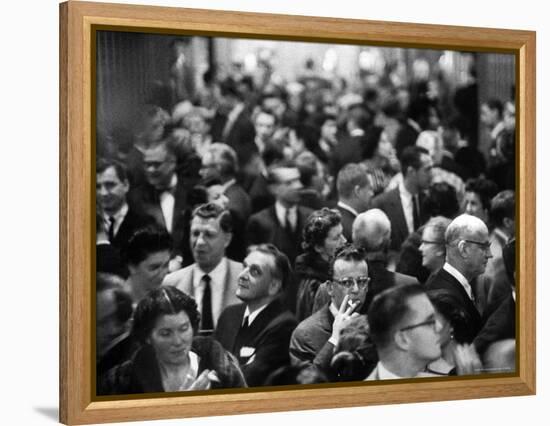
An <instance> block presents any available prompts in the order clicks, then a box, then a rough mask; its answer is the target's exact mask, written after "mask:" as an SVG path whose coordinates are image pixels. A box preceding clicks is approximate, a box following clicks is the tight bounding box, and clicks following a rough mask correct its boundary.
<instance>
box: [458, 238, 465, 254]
mask: <svg viewBox="0 0 550 426" xmlns="http://www.w3.org/2000/svg"><path fill="white" fill-rule="evenodd" d="M456 247H457V249H458V253H460V256H461V257H466V241H460V242H459V243H458V245H457V246H456Z"/></svg>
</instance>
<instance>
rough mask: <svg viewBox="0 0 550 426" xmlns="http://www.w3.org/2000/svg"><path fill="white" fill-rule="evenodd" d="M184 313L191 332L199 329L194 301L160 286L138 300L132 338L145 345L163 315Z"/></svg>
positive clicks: (183, 294)
mask: <svg viewBox="0 0 550 426" xmlns="http://www.w3.org/2000/svg"><path fill="white" fill-rule="evenodd" d="M180 312H185V313H186V314H187V316H188V317H189V321H190V322H191V326H192V327H193V331H194V332H196V331H197V329H198V327H199V321H200V314H199V311H198V309H197V304H196V303H195V299H193V298H192V297H191V296H188V295H187V294H185V293H184V292H182V291H181V290H178V289H177V288H176V287H173V286H162V287H159V288H156V289H154V290H151V291H150V292H149V293H147V295H146V296H145V297H144V298H143V299H141V300H140V302H139V303H138V305H137V307H136V310H135V312H134V319H133V324H132V336H134V337H135V338H136V339H137V340H138V341H140V342H141V343H146V341H147V339H148V338H149V337H150V335H151V332H152V330H153V328H154V327H155V324H156V322H157V320H158V319H159V318H160V317H161V316H163V315H176V314H178V313H180Z"/></svg>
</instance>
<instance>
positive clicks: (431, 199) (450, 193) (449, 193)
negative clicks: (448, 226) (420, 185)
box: [422, 182, 460, 219]
mask: <svg viewBox="0 0 550 426" xmlns="http://www.w3.org/2000/svg"><path fill="white" fill-rule="evenodd" d="M422 210H423V211H424V212H425V213H426V215H427V216H428V217H434V216H445V217H448V218H449V219H453V218H454V217H455V216H456V215H458V213H459V212H460V206H459V204H458V198H457V196H456V189H455V188H454V187H453V186H452V185H449V184H448V183H447V182H435V183H432V184H431V185H430V188H429V189H428V194H427V196H426V197H425V198H424V199H423V200H422Z"/></svg>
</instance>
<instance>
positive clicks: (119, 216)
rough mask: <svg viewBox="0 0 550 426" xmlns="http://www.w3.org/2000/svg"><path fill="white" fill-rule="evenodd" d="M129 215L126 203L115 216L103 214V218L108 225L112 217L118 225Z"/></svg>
mask: <svg viewBox="0 0 550 426" xmlns="http://www.w3.org/2000/svg"><path fill="white" fill-rule="evenodd" d="M127 214H128V203H124V204H123V205H122V207H121V208H120V209H118V211H117V212H116V213H115V214H113V215H109V214H107V213H103V218H104V220H105V222H106V223H107V224H108V223H109V218H111V217H113V218H114V219H115V223H118V222H122V221H123V220H124V218H125V217H126V215H127Z"/></svg>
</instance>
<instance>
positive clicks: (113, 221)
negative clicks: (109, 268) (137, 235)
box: [108, 216, 116, 243]
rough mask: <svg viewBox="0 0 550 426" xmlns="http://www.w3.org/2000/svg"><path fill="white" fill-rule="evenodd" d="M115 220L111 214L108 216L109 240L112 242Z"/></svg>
mask: <svg viewBox="0 0 550 426" xmlns="http://www.w3.org/2000/svg"><path fill="white" fill-rule="evenodd" d="M115 221H116V219H115V218H114V217H113V216H109V231H108V233H109V235H108V237H109V241H110V242H111V243H112V242H113V240H114V239H115Z"/></svg>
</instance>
